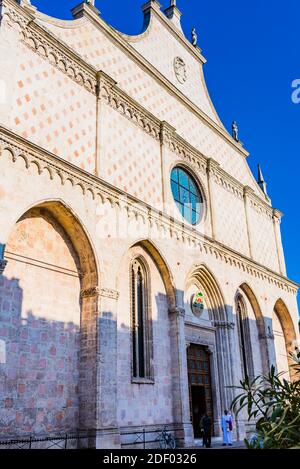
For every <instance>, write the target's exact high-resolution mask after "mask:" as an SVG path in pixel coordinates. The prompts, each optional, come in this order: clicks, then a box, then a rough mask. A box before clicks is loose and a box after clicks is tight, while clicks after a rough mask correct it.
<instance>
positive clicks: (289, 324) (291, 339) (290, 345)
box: [273, 298, 297, 380]
mask: <svg viewBox="0 0 300 469" xmlns="http://www.w3.org/2000/svg"><path fill="white" fill-rule="evenodd" d="M273 314H276V316H277V318H278V319H279V322H280V325H281V328H282V332H283V336H284V341H285V349H286V353H287V362H288V367H289V373H290V378H291V379H292V380H293V379H295V377H296V376H295V369H294V367H293V365H294V362H293V358H292V357H291V354H292V353H294V352H295V345H296V339H297V337H296V331H295V327H294V324H293V321H292V319H291V316H290V313H289V310H288V308H287V306H286V304H285V303H284V301H283V300H282V299H281V298H279V299H278V300H277V301H276V303H275V305H274V309H273ZM276 359H277V357H276Z"/></svg>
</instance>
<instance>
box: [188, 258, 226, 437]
mask: <svg viewBox="0 0 300 469" xmlns="http://www.w3.org/2000/svg"><path fill="white" fill-rule="evenodd" d="M185 312H186V327H185V330H186V340H187V342H188V344H189V346H188V349H187V360H188V363H187V369H188V380H189V397H190V417H191V421H192V423H193V428H194V436H195V437H197V436H198V435H199V422H200V420H201V418H202V416H203V414H204V413H208V415H209V416H210V417H211V419H212V421H213V422H214V433H215V435H218V434H219V426H220V425H219V421H220V417H221V413H222V410H224V409H226V408H228V407H229V405H230V403H231V401H232V390H231V388H230V386H232V385H233V374H232V366H231V361H232V359H231V345H230V344H231V333H232V327H233V325H232V324H231V322H230V321H228V317H227V309H226V305H225V301H224V298H223V295H222V292H221V289H220V287H219V285H218V283H217V281H216V279H215V277H214V275H213V274H212V273H211V272H210V270H209V269H208V268H207V267H206V266H205V265H201V266H198V267H197V268H195V269H194V270H192V271H191V273H190V274H189V275H188V278H187V281H186V284H185Z"/></svg>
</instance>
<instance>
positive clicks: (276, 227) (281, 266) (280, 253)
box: [273, 208, 286, 276]
mask: <svg viewBox="0 0 300 469" xmlns="http://www.w3.org/2000/svg"><path fill="white" fill-rule="evenodd" d="M282 216H283V214H282V212H280V211H279V210H277V209H275V208H274V209H273V226H274V234H275V242H276V249H277V256H278V265H279V273H280V274H281V275H284V276H286V266H285V260H284V254H283V248H282V241H281V232H280V223H281V218H282Z"/></svg>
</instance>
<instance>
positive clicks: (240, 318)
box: [236, 295, 254, 380]
mask: <svg viewBox="0 0 300 469" xmlns="http://www.w3.org/2000/svg"><path fill="white" fill-rule="evenodd" d="M236 315H237V327H238V336H239V347H240V357H241V368H242V375H243V378H244V379H246V378H248V379H250V380H251V379H252V378H253V377H254V370H253V359H252V347H251V333H250V324H249V318H248V315H247V309H246V305H245V302H244V300H243V298H242V296H241V295H238V296H237V298H236Z"/></svg>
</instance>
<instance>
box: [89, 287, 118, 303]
mask: <svg viewBox="0 0 300 469" xmlns="http://www.w3.org/2000/svg"><path fill="white" fill-rule="evenodd" d="M101 296H102V297H104V298H111V299H113V300H117V299H118V298H119V292H117V291H115V290H111V289H109V288H99V287H91V288H87V289H86V290H81V292H80V297H81V298H93V297H101Z"/></svg>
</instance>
